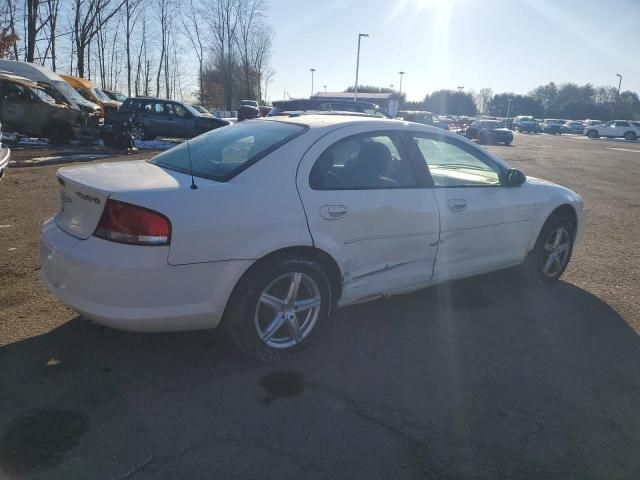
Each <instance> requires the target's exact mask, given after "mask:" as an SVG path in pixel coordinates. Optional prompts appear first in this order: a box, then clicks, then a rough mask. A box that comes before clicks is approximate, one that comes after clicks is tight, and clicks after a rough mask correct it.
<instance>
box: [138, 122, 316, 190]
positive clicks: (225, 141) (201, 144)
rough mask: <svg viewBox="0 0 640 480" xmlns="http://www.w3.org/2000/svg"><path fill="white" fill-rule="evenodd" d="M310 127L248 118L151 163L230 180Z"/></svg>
mask: <svg viewBox="0 0 640 480" xmlns="http://www.w3.org/2000/svg"><path fill="white" fill-rule="evenodd" d="M306 128H307V127H305V126H302V125H295V124H292V123H285V122H276V121H265V120H257V121H246V122H241V123H236V124H233V125H229V126H226V127H221V128H218V129H216V130H212V131H210V132H207V133H205V134H203V135H200V136H198V137H196V138H194V139H192V140H189V141H188V142H184V143H182V144H180V145H178V146H177V147H174V148H172V149H171V150H167V151H166V152H163V153H161V154H160V155H157V156H156V157H154V158H153V159H152V160H151V161H150V162H151V163H153V164H154V165H158V166H159V167H163V168H166V169H168V170H174V171H176V172H181V173H187V174H189V173H191V169H190V165H189V155H190V156H191V168H193V175H195V176H196V177H202V178H209V179H212V180H217V181H226V180H229V179H231V178H233V177H234V176H236V175H237V174H238V173H240V172H241V171H242V170H244V169H246V168H248V167H249V166H250V165H252V164H253V163H255V162H257V161H258V160H259V159H260V158H262V157H264V156H265V155H267V154H268V153H271V152H272V151H274V150H275V149H277V148H278V147H280V146H281V145H284V144H285V143H287V142H288V141H289V140H291V139H292V138H294V137H296V136H297V135H299V134H300V133H302V132H303V131H305V130H306Z"/></svg>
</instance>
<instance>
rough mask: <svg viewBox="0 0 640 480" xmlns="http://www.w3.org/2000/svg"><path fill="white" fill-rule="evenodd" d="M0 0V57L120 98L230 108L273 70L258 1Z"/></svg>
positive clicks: (262, 86)
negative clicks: (82, 82)
mask: <svg viewBox="0 0 640 480" xmlns="http://www.w3.org/2000/svg"><path fill="white" fill-rule="evenodd" d="M0 1H1V2H2V3H0V58H7V59H11V60H20V61H27V62H32V63H38V64H41V65H44V66H47V67H49V68H51V69H52V70H54V71H56V72H60V73H69V74H72V75H77V76H80V77H83V78H87V79H90V80H92V81H94V82H96V83H97V84H98V86H100V87H102V88H104V89H108V90H116V91H122V92H123V93H126V94H127V95H128V96H134V95H136V96H137V95H153V96H164V97H166V98H178V99H181V100H185V101H198V102H199V103H202V104H204V105H205V106H208V107H210V108H214V109H226V110H232V109H233V108H234V107H235V106H236V105H237V102H238V100H239V99H240V98H251V99H257V100H260V99H261V98H265V97H266V90H267V86H268V83H269V82H270V81H271V79H272V77H273V75H274V72H273V70H272V69H271V67H270V60H271V53H272V40H273V29H272V28H271V26H270V25H268V23H267V22H266V11H267V8H268V2H267V0H67V1H64V2H61V0H0ZM185 51H188V52H189V55H184V52H185ZM191 62H193V63H197V69H196V68H192V67H193V65H192V64H191ZM190 67H191V68H190ZM193 97H195V99H193Z"/></svg>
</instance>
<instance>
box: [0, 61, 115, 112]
mask: <svg viewBox="0 0 640 480" xmlns="http://www.w3.org/2000/svg"><path fill="white" fill-rule="evenodd" d="M0 71H2V72H5V73H12V74H14V75H18V76H20V77H25V78H28V79H29V80H31V81H32V82H35V83H37V84H38V85H40V86H41V87H43V88H44V89H45V90H46V91H47V93H48V94H49V95H51V96H52V97H53V98H54V99H55V100H56V101H57V102H63V103H67V104H68V105H69V106H70V107H72V108H75V109H78V110H80V111H82V112H85V113H89V114H94V113H100V112H101V111H102V110H101V108H100V107H99V106H98V105H96V104H95V103H93V102H90V101H89V100H87V99H86V98H84V97H83V96H82V95H80V94H79V93H78V92H77V91H76V90H75V89H74V88H73V87H72V86H71V85H69V84H68V83H67V82H65V81H64V80H63V79H62V77H60V75H58V74H57V73H55V72H53V71H51V70H49V69H48V68H47V67H43V66H42V65H36V64H35V63H28V62H16V61H14V60H0Z"/></svg>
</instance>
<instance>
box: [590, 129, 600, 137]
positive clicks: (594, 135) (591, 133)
mask: <svg viewBox="0 0 640 480" xmlns="http://www.w3.org/2000/svg"><path fill="white" fill-rule="evenodd" d="M599 136H600V135H598V132H597V131H596V130H589V131H588V132H587V137H589V138H598V137H599Z"/></svg>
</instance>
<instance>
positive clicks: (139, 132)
mask: <svg viewBox="0 0 640 480" xmlns="http://www.w3.org/2000/svg"><path fill="white" fill-rule="evenodd" d="M131 135H132V136H133V138H134V139H136V140H144V129H143V128H142V127H141V126H139V125H135V126H133V127H131Z"/></svg>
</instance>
